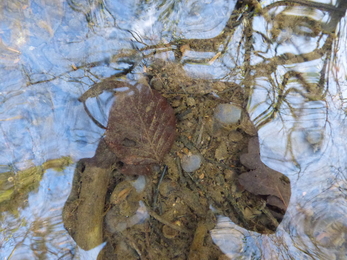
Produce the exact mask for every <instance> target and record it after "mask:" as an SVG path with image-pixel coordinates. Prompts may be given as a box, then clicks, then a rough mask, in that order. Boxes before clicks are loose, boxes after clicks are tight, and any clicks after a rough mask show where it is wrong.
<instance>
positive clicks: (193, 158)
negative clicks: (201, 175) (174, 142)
mask: <svg viewBox="0 0 347 260" xmlns="http://www.w3.org/2000/svg"><path fill="white" fill-rule="evenodd" d="M201 162H202V159H201V156H200V155H198V154H189V155H183V157H182V159H181V166H182V169H183V170H184V171H186V172H193V171H196V170H197V169H199V168H200V166H201Z"/></svg>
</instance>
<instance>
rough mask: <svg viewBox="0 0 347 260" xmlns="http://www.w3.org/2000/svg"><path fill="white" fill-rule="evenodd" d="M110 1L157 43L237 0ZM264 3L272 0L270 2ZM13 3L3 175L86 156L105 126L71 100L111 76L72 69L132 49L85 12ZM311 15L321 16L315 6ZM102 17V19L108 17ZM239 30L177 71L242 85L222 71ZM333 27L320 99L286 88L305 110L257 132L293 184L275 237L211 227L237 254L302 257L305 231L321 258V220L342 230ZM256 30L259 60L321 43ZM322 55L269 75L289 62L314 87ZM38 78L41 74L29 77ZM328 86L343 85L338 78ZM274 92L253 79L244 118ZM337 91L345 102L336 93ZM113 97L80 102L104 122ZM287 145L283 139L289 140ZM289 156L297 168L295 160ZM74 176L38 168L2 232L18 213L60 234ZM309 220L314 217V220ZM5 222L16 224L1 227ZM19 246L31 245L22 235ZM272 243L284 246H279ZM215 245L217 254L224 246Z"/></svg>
mask: <svg viewBox="0 0 347 260" xmlns="http://www.w3.org/2000/svg"><path fill="white" fill-rule="evenodd" d="M109 2H110V3H109V6H108V7H109V10H110V12H111V13H113V14H114V17H115V18H116V21H117V24H118V25H119V26H120V28H122V29H134V30H135V31H136V32H137V33H138V34H139V35H140V36H141V38H142V39H144V40H145V41H148V42H149V43H150V44H153V43H158V42H160V41H161V40H163V38H165V41H168V40H171V39H170V37H173V36H172V34H173V32H174V33H175V34H176V35H175V36H176V37H186V38H200V39H201V38H202V39H204V38H205V39H207V38H211V37H215V36H216V35H218V34H219V33H220V31H221V30H222V29H223V27H224V25H225V22H226V21H227V18H228V16H229V15H230V13H231V11H232V8H233V6H234V5H235V1H201V2H194V1H188V2H187V3H183V2H182V3H181V4H180V5H178V6H177V7H176V9H175V10H174V11H173V13H171V14H170V13H169V14H164V13H162V10H164V8H162V9H159V11H157V13H156V10H157V9H156V8H155V7H153V6H147V7H148V10H151V12H141V10H140V9H139V6H138V4H137V2H136V1H127V2H124V1H109ZM264 2H266V3H267V4H269V2H270V1H264ZM170 3H171V1H167V2H166V3H165V5H169V4H170ZM165 7H167V6H165ZM15 10H17V11H14V9H4V17H5V18H6V19H4V18H3V19H2V20H1V23H0V28H1V32H0V37H1V40H2V45H0V51H1V52H2V53H3V54H2V56H1V57H0V77H1V79H2V81H1V82H0V102H1V105H0V131H1V132H0V164H1V165H2V168H1V169H2V170H3V171H8V170H9V168H7V167H3V165H5V166H6V165H8V166H14V168H15V169H25V168H28V167H29V166H31V165H33V164H34V165H41V164H42V163H43V162H44V161H46V160H48V159H55V158H60V157H62V156H71V157H73V159H74V160H75V161H77V160H79V159H80V158H84V157H91V156H92V155H93V154H94V151H95V148H96V146H97V143H98V141H99V139H100V137H101V136H102V134H103V132H104V131H103V130H102V129H100V128H98V127H97V126H95V124H93V123H92V122H91V120H90V119H89V118H88V116H87V115H86V113H85V111H84V109H83V106H82V104H81V103H80V102H79V101H78V100H77V99H78V97H80V96H81V94H82V93H84V92H85V91H86V90H87V89H88V88H89V86H90V85H91V84H93V82H94V81H98V79H97V77H101V78H105V77H108V76H110V75H112V74H113V73H114V70H111V69H109V68H105V67H98V68H94V69H90V70H89V71H88V70H87V69H84V70H83V69H79V70H76V71H73V69H72V68H73V66H77V67H78V66H82V65H85V64H88V63H90V62H95V61H103V60H107V59H108V58H110V57H111V55H112V54H115V53H117V51H118V50H120V49H123V48H125V49H132V48H133V47H132V46H131V45H130V43H129V39H130V38H131V36H130V35H129V34H128V33H127V32H125V31H124V30H120V29H117V28H113V27H111V26H105V27H100V28H96V29H95V31H93V30H92V29H90V28H88V26H87V25H86V22H85V17H84V16H83V14H82V13H76V12H73V11H71V9H70V8H69V7H68V6H67V5H66V3H65V2H59V1H52V2H50V4H47V5H46V6H45V7H44V8H43V9H41V8H40V1H31V2H30V5H29V6H20V8H17V9H15ZM18 10H22V11H18ZM159 15H163V16H165V15H168V16H169V17H170V18H176V19H170V21H171V22H168V23H167V24H164V25H163V24H161V23H160V22H157V20H158V16H159ZM310 15H317V16H319V19H325V20H326V19H327V18H326V17H325V16H324V15H323V14H322V13H321V12H317V13H316V14H315V13H311V14H310ZM211 17H212V18H211ZM109 18H110V17H109V16H107V19H108V20H110V19H109ZM129 21H132V22H131V23H129ZM165 25H166V27H165ZM243 26H244V25H240V26H239V28H237V29H236V32H235V34H234V36H235V37H234V39H233V40H232V41H230V42H229V45H228V50H229V52H227V53H226V54H225V55H224V56H223V57H221V58H220V59H218V60H216V61H215V63H214V64H212V66H211V65H207V64H204V65H194V64H193V65H192V64H188V65H186V66H185V69H186V70H188V71H189V72H190V73H191V74H192V75H195V76H204V77H214V78H222V77H224V76H226V77H227V78H228V77H230V78H232V79H233V80H235V81H237V82H241V80H242V77H241V76H240V75H232V76H230V75H227V74H228V73H230V68H233V67H235V66H236V65H237V66H241V65H242V64H243V62H244V61H243V60H242V57H243V55H242V54H241V55H239V56H238V55H237V53H238V51H241V52H242V51H243V49H242V48H241V49H238V47H239V46H238V42H237V41H238V40H239V39H240V37H241V36H242V33H243V31H242V29H243ZM254 30H257V31H259V32H262V33H263V34H265V35H268V32H269V28H268V25H267V24H266V21H265V20H264V19H263V18H261V17H255V19H254ZM342 33H343V34H344V35H343V36H341V37H340V45H339V46H337V47H338V48H339V50H340V51H339V54H338V55H340V56H337V57H336V60H337V62H338V63H337V64H336V65H334V67H332V68H331V70H332V72H334V74H333V75H331V78H332V79H337V80H336V81H335V80H330V81H329V94H328V96H327V100H326V102H323V101H314V102H313V101H312V102H307V103H303V101H304V100H303V99H302V98H301V97H300V96H296V95H294V94H293V95H291V96H290V97H289V99H288V100H289V101H290V102H291V104H295V105H296V107H300V108H302V109H303V110H302V111H304V112H303V113H302V114H300V116H299V117H298V118H296V119H295V118H293V115H292V114H291V113H290V110H289V108H288V107H286V106H283V108H282V111H281V113H282V114H281V115H282V118H276V119H275V120H273V121H272V122H271V123H269V124H267V125H265V126H264V127H263V128H262V129H261V130H260V132H259V135H260V139H261V153H262V159H263V161H264V162H265V163H266V164H268V165H269V166H271V167H272V168H274V169H276V170H278V171H280V172H282V173H284V174H286V175H287V176H288V177H289V178H290V179H291V184H292V198H291V204H290V205H289V208H288V212H287V214H286V216H285V219H284V221H283V222H282V224H281V227H280V228H279V230H278V231H277V233H276V234H274V235H271V236H265V235H259V234H256V233H254V232H249V231H245V230H244V229H242V228H239V227H235V226H234V225H233V224H232V223H228V222H226V221H225V219H222V220H224V222H222V221H221V222H220V224H219V225H218V228H217V229H216V230H214V231H213V232H215V233H216V234H217V233H218V232H220V233H218V236H219V238H220V239H221V240H223V243H224V245H225V246H226V248H228V247H229V246H230V245H231V244H234V245H235V246H236V247H237V250H241V254H242V256H243V257H246V256H248V255H251V253H252V252H254V253H255V254H259V252H260V251H262V252H263V253H264V252H265V253H264V255H268V256H271V254H274V252H276V253H278V252H279V251H282V253H283V252H285V251H286V250H287V249H284V248H285V247H288V248H289V250H291V251H290V254H291V255H292V256H293V257H294V258H295V259H302V257H303V253H300V252H303V251H305V250H306V249H309V251H310V252H311V253H312V254H313V255H314V254H315V252H314V249H313V244H312V241H311V239H312V237H313V238H315V239H316V240H317V241H318V242H320V247H319V250H321V251H322V254H323V255H329V252H330V253H335V250H336V248H334V247H331V246H329V245H327V244H324V241H325V240H324V238H325V237H324V236H329V235H330V236H332V234H333V231H329V232H330V233H327V234H324V232H328V231H327V227H326V224H325V222H324V219H328V220H329V221H330V222H329V221H328V220H327V222H329V223H331V222H332V221H336V223H337V224H336V225H337V226H338V227H340V229H341V230H343V227H346V226H347V225H346V223H345V222H344V220H343V219H340V218H341V216H343V215H346V214H345V211H346V205H345V204H346V202H345V200H343V199H342V198H343V196H344V195H345V194H344V193H343V191H344V190H343V189H345V188H346V187H345V186H346V185H345V181H346V175H344V174H345V173H344V170H345V160H346V158H345V156H344V154H345V150H346V147H345V143H346V140H345V136H347V133H346V130H345V129H346V127H345V123H344V121H345V114H344V111H343V110H341V107H343V108H346V105H345V103H341V98H344V97H345V96H346V83H345V80H346V75H345V71H346V70H345V68H346V67H347V66H346V58H345V57H346V50H345V46H346V42H345V41H346V40H345V39H346V35H345V28H344V31H342ZM286 36H288V35H286V34H285V33H284V36H283V37H286ZM254 37H255V38H254V47H255V51H256V52H259V53H261V55H262V57H266V58H271V57H274V56H276V55H281V54H283V53H285V52H292V53H294V54H296V53H300V52H309V51H312V50H314V49H315V48H317V46H316V42H317V39H318V38H309V39H308V38H307V37H306V38H303V37H300V36H294V37H290V38H289V39H288V40H286V41H283V43H282V44H280V45H279V46H277V49H276V51H275V48H274V47H276V46H270V48H268V45H266V44H265V43H264V41H263V40H262V39H261V37H260V35H259V34H257V33H255V34H254ZM325 39H326V38H325V37H322V39H320V40H319V45H318V46H321V45H322V44H323V43H324V41H325ZM205 55H208V57H210V56H211V58H212V57H213V56H214V55H212V54H211V53H197V52H196V53H192V52H190V53H189V58H190V59H194V58H195V59H201V58H206V56H205ZM186 58H187V57H186ZM221 61H222V62H221ZM261 61H262V58H260V57H257V56H255V55H254V56H253V57H252V64H253V65H256V64H258V63H260V62H261ZM322 62H323V59H322V60H320V59H317V60H314V61H310V62H306V63H298V64H291V65H285V66H278V67H277V68H276V71H275V73H274V75H273V78H274V79H275V80H276V81H277V82H281V80H282V77H283V74H284V73H285V72H286V71H288V70H289V69H295V70H296V71H300V72H304V73H306V74H307V78H308V79H309V81H310V82H317V79H318V77H319V76H320V72H321V68H322ZM235 64H236V65H235ZM119 66H120V67H121V65H119ZM116 67H117V64H116ZM199 73H200V74H199ZM329 76H330V74H329ZM45 80H50V81H49V82H42V83H39V84H29V83H30V82H31V83H35V82H41V81H45ZM336 82H340V85H338V84H336ZM291 84H295V82H294V83H291ZM288 86H289V87H290V86H292V85H290V84H289V85H288ZM273 91H274V90H273V89H272V87H271V85H270V83H269V82H268V81H267V80H266V79H265V78H261V77H258V78H257V79H256V81H255V89H254V95H253V97H252V100H251V103H250V111H251V114H252V117H253V118H254V117H256V116H257V115H258V114H260V113H261V112H262V111H264V110H265V109H266V108H267V107H268V106H269V99H268V98H269V96H268V94H269V93H273ZM339 93H341V94H342V97H339V96H338V94H339ZM110 95H111V94H110V93H104V94H103V95H101V96H100V97H99V98H98V99H90V100H88V101H87V105H88V107H89V108H90V111H91V113H92V114H93V115H95V117H96V118H97V119H98V120H99V121H100V122H102V123H103V124H104V125H105V124H106V121H105V118H106V117H107V113H108V109H109V106H110V102H109V101H110V100H109V97H110ZM270 96H271V95H270ZM259 104H260V105H259ZM103 107H104V109H103ZM255 107H256V108H255ZM310 131H313V133H314V134H317V136H318V137H317V138H318V140H319V141H318V142H317V143H316V144H310V143H309V142H308V141H307V140H308V136H309V135H310V134H311V132H310ZM320 136H321V140H320V139H319V138H320ZM289 142H290V144H291V146H288V143H289ZM289 148H290V149H291V150H289ZM293 159H295V160H296V162H297V163H298V164H299V165H300V167H299V166H298V165H295V164H294V163H293ZM72 174H73V167H69V168H67V169H66V170H65V171H64V172H63V173H58V172H54V171H51V170H49V171H47V172H46V173H45V176H44V178H43V180H42V181H41V186H40V189H39V191H38V192H36V193H33V194H32V195H31V196H30V197H29V202H28V203H29V207H27V208H26V209H24V210H23V211H22V212H21V213H20V219H13V218H12V219H10V217H8V221H9V222H4V223H5V224H6V223H7V224H8V226H9V227H10V226H11V227H16V226H18V225H21V224H20V221H21V219H22V220H23V219H25V220H26V221H27V222H28V223H32V222H34V221H35V219H36V218H43V219H44V218H49V217H52V219H54V221H56V222H57V223H58V224H57V230H60V231H61V230H62V231H61V232H64V230H63V228H62V223H61V219H59V217H57V216H59V214H60V212H61V207H62V205H63V203H64V201H65V199H66V197H67V196H68V193H69V192H68V191H69V189H70V185H71V178H72ZM326 208H328V209H329V212H327V210H326ZM332 212H335V213H336V214H335V215H334V214H332ZM312 215H317V216H321V219H322V221H319V220H318V219H313V218H312ZM55 218H58V220H56V219H55ZM309 220H312V223H310V221H309ZM10 221H11V223H12V222H14V223H15V222H16V221H17V223H15V224H9V223H10ZM221 223H222V224H223V225H224V226H223V225H222V224H221ZM307 225H311V227H312V228H311V231H312V230H316V231H315V232H316V233H314V232H313V234H311V237H309V236H308V235H307V232H308V231H307V229H305V228H306V227H305V226H307ZM27 228H28V227H26V226H24V227H22V228H20V229H19V231H18V232H19V233H17V234H18V235H22V234H23V233H25V230H26V229H27ZM59 228H60V229H59ZM213 232H212V233H213ZM17 234H16V235H17ZM221 234H222V235H221ZM1 237H3V238H4V239H5V238H6V235H5V234H2V236H1ZM243 238H245V239H243ZM240 241H244V243H243V244H242V243H241V242H240ZM16 243H18V240H15V239H13V240H10V242H8V243H4V247H3V248H2V249H1V251H0V256H1V258H2V259H4V258H5V257H6V256H7V255H8V254H9V252H10V251H11V250H12V249H13V246H14V244H16ZM27 243H28V244H30V241H28V242H27ZM279 244H282V247H283V248H282V247H280V246H279ZM298 244H300V245H298ZM221 248H222V249H223V250H224V248H223V246H221ZM225 250H226V249H225ZM252 250H253V251H252ZM318 256H319V254H318ZM264 259H274V258H271V257H270V258H264ZM283 259H286V258H285V257H284V258H283ZM341 259H343V258H341Z"/></svg>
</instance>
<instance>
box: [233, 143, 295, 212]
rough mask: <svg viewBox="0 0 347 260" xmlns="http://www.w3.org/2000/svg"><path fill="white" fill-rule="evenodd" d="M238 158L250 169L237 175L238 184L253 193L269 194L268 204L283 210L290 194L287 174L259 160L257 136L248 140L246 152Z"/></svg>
mask: <svg viewBox="0 0 347 260" xmlns="http://www.w3.org/2000/svg"><path fill="white" fill-rule="evenodd" d="M240 160H241V163H242V164H243V165H244V166H246V167H247V168H249V169H250V170H251V171H249V172H245V173H242V174H241V175H240V176H239V182H240V184H241V185H242V186H244V187H245V189H246V190H248V191H249V192H251V193H253V194H256V195H267V196H269V197H268V201H267V203H268V204H270V205H272V206H276V207H278V208H280V209H282V210H284V211H285V210H286V209H287V206H288V204H289V200H290V195H291V189H290V181H289V179H288V177H287V176H285V175H284V174H282V173H280V172H277V171H275V170H273V169H271V168H269V167H268V166H266V165H265V164H264V163H263V162H262V161H261V159H260V148H259V138H258V137H252V138H251V139H250V140H249V144H248V153H247V154H243V155H241V158H240ZM273 196H274V197H275V198H277V199H275V198H273Z"/></svg>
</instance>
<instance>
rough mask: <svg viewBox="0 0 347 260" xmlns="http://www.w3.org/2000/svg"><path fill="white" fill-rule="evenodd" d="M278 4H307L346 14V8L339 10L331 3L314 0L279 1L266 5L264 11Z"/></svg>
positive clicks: (311, 6)
mask: <svg viewBox="0 0 347 260" xmlns="http://www.w3.org/2000/svg"><path fill="white" fill-rule="evenodd" d="M278 6H301V7H302V6H307V7H310V8H316V9H319V10H321V11H327V12H339V13H342V12H343V15H344V14H345V10H341V9H340V10H338V9H337V8H336V7H335V6H333V5H331V4H323V3H317V2H312V1H307V0H290V1H278V2H275V3H272V4H269V5H267V6H266V7H264V8H263V11H265V12H268V11H269V10H270V9H272V8H274V7H278Z"/></svg>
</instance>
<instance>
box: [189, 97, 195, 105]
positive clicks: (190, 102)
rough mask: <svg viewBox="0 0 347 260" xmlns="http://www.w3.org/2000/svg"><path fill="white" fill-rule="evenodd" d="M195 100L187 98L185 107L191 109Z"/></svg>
mask: <svg viewBox="0 0 347 260" xmlns="http://www.w3.org/2000/svg"><path fill="white" fill-rule="evenodd" d="M195 104H196V103H195V99H194V98H192V97H189V98H187V105H188V106H190V107H192V106H195Z"/></svg>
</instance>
